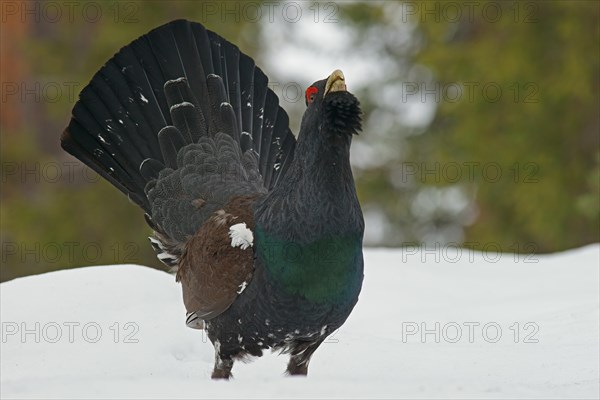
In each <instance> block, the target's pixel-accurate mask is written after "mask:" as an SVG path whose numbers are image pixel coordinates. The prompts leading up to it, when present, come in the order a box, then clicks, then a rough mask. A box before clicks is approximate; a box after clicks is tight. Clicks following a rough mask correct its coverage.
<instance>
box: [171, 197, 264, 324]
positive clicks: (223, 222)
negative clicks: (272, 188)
mask: <svg viewBox="0 0 600 400" xmlns="http://www.w3.org/2000/svg"><path fill="white" fill-rule="evenodd" d="M256 198H257V196H256V195H254V196H239V197H235V198H233V199H232V200H231V201H230V202H229V203H227V205H226V206H225V207H223V208H222V209H220V210H218V211H216V212H215V213H213V215H212V216H211V217H210V218H209V219H208V220H207V221H206V222H205V223H204V224H203V225H202V227H201V228H200V229H199V230H198V232H196V234H195V235H194V236H193V237H192V238H191V239H190V240H189V241H188V242H187V244H186V248H185V251H184V254H183V256H182V257H181V259H180V261H179V270H178V271H177V280H178V281H181V284H182V287H183V302H184V304H185V307H186V309H187V311H188V326H190V327H197V328H201V327H202V324H201V323H200V320H209V319H211V318H214V317H216V316H217V315H219V314H221V313H223V312H224V311H225V310H227V309H228V308H229V306H230V305H231V304H232V303H233V302H234V301H235V299H236V297H237V296H238V294H239V293H241V291H242V290H243V289H244V288H245V286H246V285H247V284H248V283H249V282H250V279H252V272H253V268H254V267H253V261H254V257H253V250H252V247H248V248H246V249H245V250H244V249H242V248H241V247H239V246H237V247H233V246H232V238H231V237H230V228H231V226H233V225H236V224H241V223H245V224H246V227H247V228H248V229H250V231H252V232H253V231H254V217H253V213H252V203H253V202H254V201H255V200H256Z"/></svg>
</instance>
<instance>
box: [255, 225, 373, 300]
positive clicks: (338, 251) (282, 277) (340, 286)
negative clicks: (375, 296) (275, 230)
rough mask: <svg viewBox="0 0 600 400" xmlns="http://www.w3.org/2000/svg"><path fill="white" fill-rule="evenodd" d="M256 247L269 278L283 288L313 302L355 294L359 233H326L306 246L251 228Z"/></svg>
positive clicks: (359, 275) (358, 276)
mask: <svg viewBox="0 0 600 400" xmlns="http://www.w3.org/2000/svg"><path fill="white" fill-rule="evenodd" d="M255 235H256V240H255V245H256V250H257V252H258V254H259V256H260V257H261V259H262V260H263V263H264V266H265V268H266V270H267V273H268V275H269V276H270V278H271V279H273V280H275V281H276V282H278V283H279V284H280V285H281V287H282V288H283V290H284V291H286V292H288V293H290V294H297V295H301V296H304V297H305V298H306V299H308V300H310V301H313V302H317V303H338V302H340V301H344V300H351V299H353V298H354V297H356V296H357V294H358V291H359V290H360V286H361V282H362V241H361V236H360V235H344V236H329V237H324V238H321V239H319V240H316V241H313V242H311V243H308V244H306V245H299V244H297V243H294V242H290V241H285V240H280V239H278V238H277V237H274V236H271V235H269V234H267V233H266V232H264V231H263V230H262V229H261V228H260V227H258V226H257V227H256V231H255Z"/></svg>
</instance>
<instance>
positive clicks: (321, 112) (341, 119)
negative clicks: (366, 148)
mask: <svg viewBox="0 0 600 400" xmlns="http://www.w3.org/2000/svg"><path fill="white" fill-rule="evenodd" d="M305 102H306V107H307V108H306V111H305V112H304V117H303V118H302V126H301V132H307V131H311V132H313V133H314V132H317V134H319V135H325V136H331V135H333V136H346V135H348V136H350V135H352V134H358V131H360V129H361V117H360V114H361V111H360V103H359V102H358V99H357V98H356V97H355V96H354V95H353V94H352V93H350V92H348V91H347V90H346V81H345V78H344V74H343V73H342V71H340V70H339V69H336V70H335V71H333V72H332V73H331V75H329V77H328V78H327V79H323V80H320V81H317V82H315V83H313V84H312V85H310V86H309V87H308V88H307V89H306V94H305Z"/></svg>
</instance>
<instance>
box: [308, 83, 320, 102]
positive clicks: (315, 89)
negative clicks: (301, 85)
mask: <svg viewBox="0 0 600 400" xmlns="http://www.w3.org/2000/svg"><path fill="white" fill-rule="evenodd" d="M318 91H319V89H317V88H316V87H315V86H310V87H309V88H308V89H306V102H307V103H310V96H312V95H313V94H316V93H317V92H318Z"/></svg>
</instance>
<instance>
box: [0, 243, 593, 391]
mask: <svg viewBox="0 0 600 400" xmlns="http://www.w3.org/2000/svg"><path fill="white" fill-rule="evenodd" d="M365 258H366V274H365V275H366V276H365V282H364V289H363V292H362V294H361V298H360V301H359V304H358V305H357V307H356V309H355V311H354V313H353V314H352V315H351V316H350V318H349V320H348V321H347V323H346V324H345V325H344V327H343V328H342V329H341V330H340V331H339V332H336V333H335V334H334V335H333V337H331V339H329V340H328V342H327V343H325V344H324V345H322V346H321V348H320V349H319V351H317V353H316V354H315V356H314V358H313V362H312V364H311V368H310V372H309V377H308V378H290V377H285V376H283V374H282V372H283V370H284V368H285V364H286V362H287V359H286V358H284V357H283V356H277V355H274V354H273V355H272V354H269V355H267V356H265V357H263V358H261V359H258V360H256V361H254V362H253V363H250V364H241V363H237V364H236V365H235V367H234V375H235V379H234V380H232V381H229V382H214V381H211V380H210V379H209V376H210V371H211V368H212V361H213V352H212V346H211V345H210V343H208V342H207V340H206V337H204V336H203V335H202V332H201V331H196V330H191V329H188V328H186V327H185V323H184V316H185V313H184V308H183V305H182V301H181V293H180V288H179V286H178V284H176V283H175V281H174V278H173V277H172V276H170V275H168V274H165V273H163V272H159V271H156V270H152V269H150V268H146V267H141V266H134V265H122V266H106V267H89V268H80V269H76V270H69V271H60V272H53V273H48V274H44V275H38V276H30V277H27V278H22V279H16V280H14V281H10V282H6V283H3V284H1V285H0V293H1V314H0V315H1V322H2V343H1V345H2V348H1V365H0V366H1V370H0V373H1V392H0V397H2V398H3V399H4V398H40V397H42V398H163V397H166V398H237V397H240V398H264V397H276V398H289V397H292V398H314V397H318V398H324V397H325V398H326V397H334V398H598V397H599V396H600V393H599V385H600V384H599V379H600V378H599V373H600V372H599V360H600V353H599V351H600V350H599V324H600V321H599V318H600V317H599V313H600V311H599V302H600V300H599V274H598V272H599V265H600V245H591V246H587V247H584V248H581V249H577V250H572V251H568V252H565V253H560V254H554V255H550V256H531V257H529V258H525V257H524V256H515V255H512V254H492V253H474V252H471V251H467V250H465V249H463V250H462V252H460V253H458V252H457V251H456V249H455V248H438V249H437V250H432V249H425V250H420V251H417V250H416V249H404V250H383V249H370V250H366V252H365Z"/></svg>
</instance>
